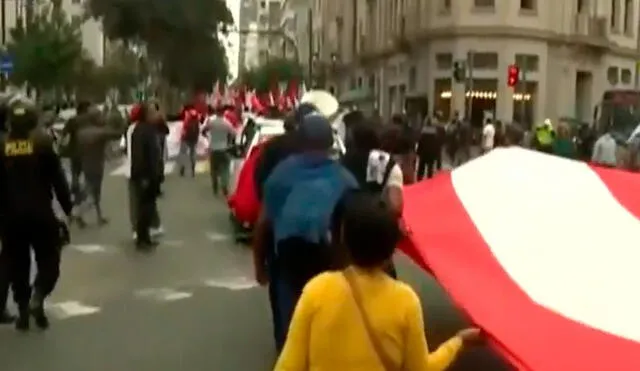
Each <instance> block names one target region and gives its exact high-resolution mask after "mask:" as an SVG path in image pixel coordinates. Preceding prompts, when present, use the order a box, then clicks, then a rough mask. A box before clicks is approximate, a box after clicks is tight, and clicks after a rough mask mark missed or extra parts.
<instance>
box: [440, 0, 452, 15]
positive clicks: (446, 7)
mask: <svg viewBox="0 0 640 371" xmlns="http://www.w3.org/2000/svg"><path fill="white" fill-rule="evenodd" d="M441 1H442V2H441V6H440V10H441V11H442V12H443V13H449V12H451V0H441Z"/></svg>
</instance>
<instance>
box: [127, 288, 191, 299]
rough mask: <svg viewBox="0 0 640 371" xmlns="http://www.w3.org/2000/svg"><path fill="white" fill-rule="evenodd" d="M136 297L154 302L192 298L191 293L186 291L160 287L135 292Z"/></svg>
mask: <svg viewBox="0 0 640 371" xmlns="http://www.w3.org/2000/svg"><path fill="white" fill-rule="evenodd" d="M136 296H138V297H141V298H149V299H152V300H155V301H161V302H171V301H178V300H184V299H189V298H190V297H192V296H193V293H191V292H186V291H177V290H174V289H171V288H168V287H161V288H155V289H142V290H138V291H137V292H136Z"/></svg>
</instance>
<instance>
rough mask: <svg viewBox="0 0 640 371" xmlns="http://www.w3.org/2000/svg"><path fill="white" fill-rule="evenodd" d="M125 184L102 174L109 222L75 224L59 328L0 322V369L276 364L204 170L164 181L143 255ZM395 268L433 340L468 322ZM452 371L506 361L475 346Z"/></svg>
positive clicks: (243, 259)
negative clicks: (158, 231)
mask: <svg viewBox="0 0 640 371" xmlns="http://www.w3.org/2000/svg"><path fill="white" fill-rule="evenodd" d="M205 170H206V168H205ZM125 186H126V184H125V179H124V178H122V177H121V176H118V175H113V176H110V177H107V179H106V181H105V209H106V212H107V213H108V215H109V216H110V217H111V223H110V224H109V225H108V226H106V227H103V228H98V227H90V228H88V229H86V230H83V231H75V230H74V231H73V232H74V234H73V245H72V246H70V247H69V248H67V250H66V251H65V253H64V258H63V259H64V260H63V275H62V279H61V282H60V284H59V286H58V289H57V291H56V292H55V294H54V295H53V297H52V298H51V300H50V303H49V308H48V309H49V313H50V315H51V317H52V328H51V329H50V330H49V331H48V332H46V333H39V332H37V331H33V332H31V333H29V334H18V333H16V332H15V331H14V330H13V329H12V328H11V327H6V328H0V362H1V364H2V366H1V368H2V370H3V371H33V370H36V369H43V370H48V371H89V370H90V371H113V370H119V371H152V370H153V371H176V370H185V371H200V370H202V371H211V370H220V371H227V370H229V371H233V370H247V371H253V370H255V371H262V370H265V371H266V370H269V369H270V368H271V367H272V364H273V361H274V357H275V356H274V352H273V350H272V349H273V345H272V340H271V326H270V321H269V310H268V304H267V297H266V293H265V290H264V289H261V288H258V287H255V285H254V284H253V282H252V279H251V272H252V270H251V264H250V255H249V251H248V250H247V249H246V247H243V246H238V245H235V244H234V243H233V241H231V239H230V238H229V237H230V236H229V231H230V230H229V226H228V223H227V219H226V211H225V208H224V205H223V203H222V202H221V201H218V200H215V199H214V198H213V197H212V196H211V194H210V188H209V187H208V183H207V177H206V176H202V175H200V176H198V177H196V179H192V178H179V177H177V176H175V175H170V176H168V178H167V184H166V196H165V198H164V199H163V200H162V201H161V215H162V218H163V221H164V225H165V229H166V235H165V237H164V238H163V244H162V245H160V246H159V247H158V249H157V250H156V251H155V252H153V253H146V254H143V253H137V252H136V251H135V250H134V248H133V245H132V242H131V241H130V239H131V237H130V236H131V232H130V227H129V225H128V220H127V215H128V214H127V205H126V193H125V192H126V187H125ZM92 220H93V219H89V221H90V222H91V221H92ZM398 264H399V270H400V275H401V277H402V279H404V280H406V281H408V282H410V283H411V284H412V285H413V286H414V287H415V288H416V289H417V290H418V291H419V293H420V295H421V297H422V299H423V302H424V304H425V313H426V318H427V326H428V335H429V338H430V341H431V343H432V345H436V344H437V343H439V342H440V341H442V340H444V338H445V337H447V336H450V335H451V334H453V333H454V332H455V330H456V329H458V328H460V327H461V326H462V324H461V320H460V318H459V316H458V315H457V313H456V311H455V310H453V308H452V307H451V305H450V303H448V301H447V300H446V297H445V296H444V295H443V294H442V292H441V290H440V289H439V288H438V286H437V285H436V284H435V283H434V282H433V280H431V279H429V278H428V277H427V276H426V275H425V274H424V273H422V272H420V271H419V270H418V269H417V268H416V267H415V266H414V265H413V264H412V263H410V262H408V261H407V259H406V258H404V257H402V256H399V257H398ZM453 369H454V370H458V371H463V370H503V369H506V368H505V367H504V366H501V363H500V362H499V361H497V360H496V359H495V358H494V357H493V356H492V355H491V353H489V352H488V351H487V350H486V349H477V350H475V351H472V352H468V353H467V354H465V355H464V356H463V357H462V359H460V361H459V362H458V363H457V365H456V366H455V367H454V368H453Z"/></svg>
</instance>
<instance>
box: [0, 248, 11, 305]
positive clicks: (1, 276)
mask: <svg viewBox="0 0 640 371" xmlns="http://www.w3.org/2000/svg"><path fill="white" fill-rule="evenodd" d="M2 246H6V244H5V243H4V242H3V243H2ZM2 248H3V247H0V249H2ZM9 266H10V265H9V262H8V261H7V259H6V258H4V257H3V256H2V251H1V250H0V315H2V312H3V311H5V310H6V309H7V301H8V300H9V280H10V277H9Z"/></svg>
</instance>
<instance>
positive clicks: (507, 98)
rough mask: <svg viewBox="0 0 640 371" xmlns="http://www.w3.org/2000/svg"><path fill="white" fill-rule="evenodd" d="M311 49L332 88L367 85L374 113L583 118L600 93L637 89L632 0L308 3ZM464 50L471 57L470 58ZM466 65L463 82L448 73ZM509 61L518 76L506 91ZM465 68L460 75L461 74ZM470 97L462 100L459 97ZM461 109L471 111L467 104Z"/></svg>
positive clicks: (636, 1)
mask: <svg viewBox="0 0 640 371" xmlns="http://www.w3.org/2000/svg"><path fill="white" fill-rule="evenodd" d="M313 6H314V8H315V10H316V11H317V13H315V14H318V15H319V18H320V19H317V20H316V22H314V24H315V27H316V28H315V30H314V35H315V39H314V40H313V41H314V47H316V48H317V50H318V56H319V61H320V64H321V65H322V68H324V69H326V70H328V71H329V73H330V75H331V76H332V77H333V78H332V79H330V81H329V85H330V87H331V88H332V89H334V90H336V91H337V92H344V91H347V90H349V89H353V88H358V87H360V88H366V89H370V90H371V91H372V92H373V93H374V95H375V97H376V99H377V106H378V107H377V108H378V110H379V111H380V113H381V114H383V115H384V116H388V115H390V114H391V113H395V112H400V111H402V110H403V109H404V107H405V101H406V100H407V98H408V97H413V96H423V97H425V98H426V100H427V102H428V111H429V112H434V111H442V112H443V113H444V114H445V115H452V114H453V113H454V112H456V111H457V112H459V113H460V114H462V115H464V114H467V115H473V117H479V116H481V115H482V114H483V113H484V112H487V111H490V112H492V114H493V115H494V116H495V117H496V118H498V119H502V120H505V121H512V120H517V121H526V122H529V123H531V122H534V121H537V120H542V119H544V118H546V117H549V118H559V117H574V118H578V119H583V120H589V119H590V118H591V115H592V113H593V109H594V106H595V105H596V104H597V103H598V101H599V100H600V98H601V97H602V93H603V92H604V91H605V90H607V89H613V88H634V87H636V86H635V85H637V81H638V80H637V79H638V75H637V71H636V65H637V63H636V62H637V60H638V56H639V54H638V45H639V42H638V41H639V38H638V32H639V26H638V25H639V24H640V20H639V15H640V0H600V1H596V0H566V1H557V0H556V1H552V0H469V1H453V0H353V1H344V2H340V3H336V2H333V1H331V0H314V5H313ZM470 55H473V57H471V56H470ZM455 62H463V63H465V64H467V65H469V68H468V70H471V75H472V76H470V78H469V79H468V81H469V83H468V84H465V83H456V82H455V81H453V79H452V70H453V66H454V63H455ZM510 65H517V66H518V67H519V69H520V70H521V72H522V73H521V81H522V82H520V83H519V84H517V86H515V87H510V86H508V84H507V78H508V73H507V71H508V70H509V66H510ZM467 73H469V72H467ZM470 101H471V104H470V103H469V102H470ZM470 107H471V109H470Z"/></svg>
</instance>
